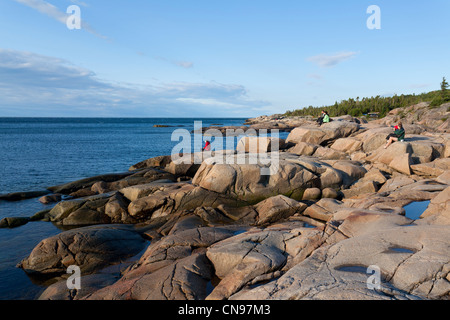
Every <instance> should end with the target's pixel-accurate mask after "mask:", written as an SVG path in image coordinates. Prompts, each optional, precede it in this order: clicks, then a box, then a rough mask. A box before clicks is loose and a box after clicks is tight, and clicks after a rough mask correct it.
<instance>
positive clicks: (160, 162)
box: [129, 156, 172, 171]
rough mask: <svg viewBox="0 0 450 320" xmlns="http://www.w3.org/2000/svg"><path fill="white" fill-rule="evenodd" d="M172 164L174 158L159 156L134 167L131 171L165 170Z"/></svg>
mask: <svg viewBox="0 0 450 320" xmlns="http://www.w3.org/2000/svg"><path fill="white" fill-rule="evenodd" d="M170 162H172V156H157V157H153V158H150V159H147V160H144V161H141V162H139V163H136V164H134V165H132V166H131V167H130V169H129V171H135V170H139V169H145V168H165V167H166V166H167V165H168V164H169V163H170Z"/></svg>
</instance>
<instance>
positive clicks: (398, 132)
mask: <svg viewBox="0 0 450 320" xmlns="http://www.w3.org/2000/svg"><path fill="white" fill-rule="evenodd" d="M394 130H395V131H394V133H391V134H390V135H388V136H387V137H386V140H387V141H386V145H385V146H384V148H385V149H386V148H387V147H389V146H390V145H391V144H392V143H393V142H396V141H403V140H405V129H404V128H403V124H402V123H401V122H399V123H398V125H396V126H395V127H394Z"/></svg>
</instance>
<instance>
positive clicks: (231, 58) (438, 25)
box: [0, 0, 450, 117]
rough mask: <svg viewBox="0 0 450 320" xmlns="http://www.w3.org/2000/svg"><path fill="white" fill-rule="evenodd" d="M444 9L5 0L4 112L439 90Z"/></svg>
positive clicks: (152, 111)
mask: <svg viewBox="0 0 450 320" xmlns="http://www.w3.org/2000/svg"><path fill="white" fill-rule="evenodd" d="M70 5H77V6H78V7H79V8H80V13H81V20H82V25H81V26H82V28H81V30H70V29H69V28H67V26H66V23H65V21H66V19H67V16H68V14H67V13H66V12H67V8H68V7H69V6H70ZM370 5H377V6H378V7H379V8H380V10H381V15H380V21H381V29H378V30H377V29H375V30H370V29H369V28H367V25H366V21H367V20H368V19H369V17H370V16H371V14H368V13H367V8H368V7H369V6H370ZM449 14H450V1H448V0H430V1H404V0H395V1H392V0H390V1H384V0H372V1H365V0H354V1H350V0H348V1H331V0H330V1H299V0H292V1H287V0H280V1H268V0H258V1H251V0H239V1H235V0H227V1H211V0H209V1H203V0H189V1H187V0H184V1H181V0H178V1H173V0H164V1H162V0H159V1H153V0H135V1H106V0H95V1H93V0H2V1H0V116H31V117H33V116H69V117H70V116H85V117H253V116H259V115H263V114H274V113H284V112H285V111H287V110H292V109H296V108H301V107H306V106H309V105H313V106H322V105H329V104H333V103H334V102H335V101H340V100H342V99H348V98H350V97H352V98H356V97H358V96H359V97H364V96H369V97H370V96H376V95H393V94H402V93H405V94H406V93H422V92H427V91H431V90H437V89H439V83H440V81H441V80H442V77H443V76H446V77H447V78H449V77H450V63H449V57H450V41H449V34H450V33H449V31H450V27H449V23H448V15H449Z"/></svg>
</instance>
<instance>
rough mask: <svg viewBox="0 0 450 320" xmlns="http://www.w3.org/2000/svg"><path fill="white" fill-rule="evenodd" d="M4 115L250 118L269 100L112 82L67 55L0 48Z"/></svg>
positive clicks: (238, 92) (182, 86)
mask: <svg viewBox="0 0 450 320" xmlns="http://www.w3.org/2000/svg"><path fill="white" fill-rule="evenodd" d="M0 74H2V75H4V76H3V77H1V78H0V95H1V96H2V101H1V104H0V109H3V110H4V111H3V112H2V114H3V115H4V116H52V115H55V114H58V115H63V116H99V115H100V116H146V117H199V116H201V117H210V116H221V117H246V116H251V115H253V114H258V113H259V112H261V110H264V109H265V108H266V110H267V111H269V108H270V104H269V103H268V102H264V101H257V100H252V99H250V98H249V97H248V94H247V90H246V88H245V87H244V86H242V85H237V84H222V83H218V82H215V81H210V82H206V83H188V82H172V83H160V82H156V83H155V84H153V85H141V84H135V83H125V82H123V83H113V82H108V81H106V80H103V79H99V78H98V77H97V75H96V74H95V72H93V71H91V70H87V69H85V68H81V67H79V66H76V65H74V64H72V63H71V62H69V61H66V60H64V59H59V58H55V57H49V56H44V55H39V54H36V53H31V52H23V51H17V50H9V49H8V50H7V49H0Z"/></svg>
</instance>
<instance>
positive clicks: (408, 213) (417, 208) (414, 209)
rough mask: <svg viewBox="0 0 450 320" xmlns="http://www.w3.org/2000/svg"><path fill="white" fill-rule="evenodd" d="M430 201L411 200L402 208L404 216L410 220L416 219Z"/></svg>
mask: <svg viewBox="0 0 450 320" xmlns="http://www.w3.org/2000/svg"><path fill="white" fill-rule="evenodd" d="M429 204H430V201H429V200H428V201H415V202H412V203H410V204H408V205H406V206H404V207H403V208H404V209H405V217H407V218H409V219H411V220H417V219H419V218H420V216H421V215H422V214H423V213H424V211H425V210H426V209H427V208H428V205H429Z"/></svg>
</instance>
